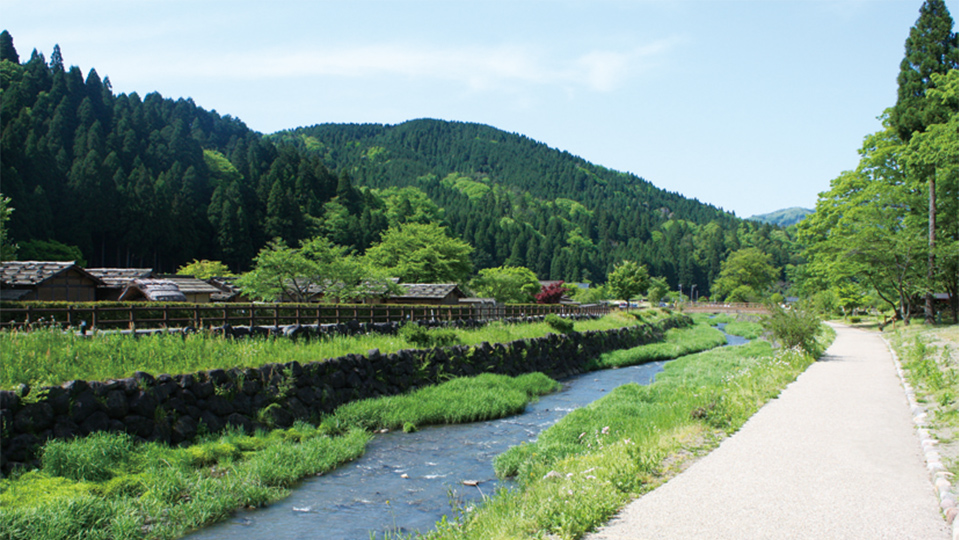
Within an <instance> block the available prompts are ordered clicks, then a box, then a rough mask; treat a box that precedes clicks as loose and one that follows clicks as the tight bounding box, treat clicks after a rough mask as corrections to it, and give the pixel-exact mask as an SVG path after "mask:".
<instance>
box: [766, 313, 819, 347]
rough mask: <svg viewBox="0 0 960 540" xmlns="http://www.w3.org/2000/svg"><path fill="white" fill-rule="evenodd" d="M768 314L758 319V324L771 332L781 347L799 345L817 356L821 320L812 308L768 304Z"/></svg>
mask: <svg viewBox="0 0 960 540" xmlns="http://www.w3.org/2000/svg"><path fill="white" fill-rule="evenodd" d="M767 309H768V310H769V311H770V315H767V316H765V317H763V318H761V319H760V324H762V325H763V327H764V328H765V329H766V330H767V331H769V332H770V333H772V334H773V337H774V339H775V340H776V341H777V343H779V344H780V345H781V346H782V347H786V348H788V349H792V348H794V347H799V348H800V349H802V350H803V351H804V352H805V353H807V354H810V355H812V356H819V355H820V353H821V352H822V351H820V346H819V345H818V344H817V336H818V335H819V334H820V327H821V322H822V321H821V320H820V317H818V316H817V314H816V313H814V312H813V311H812V310H809V309H806V308H804V307H799V306H798V307H791V308H783V307H780V306H779V305H777V304H769V305H768V306H767Z"/></svg>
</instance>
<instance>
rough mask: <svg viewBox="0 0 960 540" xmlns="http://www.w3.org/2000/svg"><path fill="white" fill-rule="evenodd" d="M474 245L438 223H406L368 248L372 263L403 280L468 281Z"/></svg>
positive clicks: (414, 281) (369, 258) (368, 258)
mask: <svg viewBox="0 0 960 540" xmlns="http://www.w3.org/2000/svg"><path fill="white" fill-rule="evenodd" d="M472 252H473V248H472V247H471V246H470V244H468V243H466V242H464V241H463V240H459V239H457V238H451V237H450V236H449V235H448V234H447V229H446V227H442V226H440V225H438V224H436V223H426V224H423V223H406V224H404V225H400V226H399V227H391V228H389V229H387V231H386V232H384V233H383V236H382V239H381V241H380V243H379V244H377V245H375V246H373V247H371V248H370V249H368V250H367V252H366V255H365V259H366V261H367V262H369V263H370V264H371V265H374V266H377V267H380V268H383V269H384V271H386V272H387V273H389V274H391V275H393V276H394V277H398V278H400V281H401V282H403V283H465V282H466V281H467V279H468V278H469V276H470V274H471V272H472V271H473V263H472V262H471V260H470V254H471V253H472Z"/></svg>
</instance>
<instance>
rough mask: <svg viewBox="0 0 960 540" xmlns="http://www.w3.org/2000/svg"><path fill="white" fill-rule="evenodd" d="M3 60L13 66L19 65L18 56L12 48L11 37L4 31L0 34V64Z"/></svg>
mask: <svg viewBox="0 0 960 540" xmlns="http://www.w3.org/2000/svg"><path fill="white" fill-rule="evenodd" d="M4 60H7V61H10V62H13V63H14V64H19V63H20V55H19V54H17V49H16V48H15V47H14V46H13V36H11V35H10V32H7V31H6V30H4V31H3V32H0V62H2V61H4Z"/></svg>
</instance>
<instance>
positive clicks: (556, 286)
mask: <svg viewBox="0 0 960 540" xmlns="http://www.w3.org/2000/svg"><path fill="white" fill-rule="evenodd" d="M565 294H567V289H566V288H565V287H564V286H563V282H562V281H558V282H556V283H551V284H549V285H544V286H543V287H540V292H539V293H538V294H537V303H538V304H559V303H560V299H561V298H563V295H565Z"/></svg>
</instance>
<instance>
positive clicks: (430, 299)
mask: <svg viewBox="0 0 960 540" xmlns="http://www.w3.org/2000/svg"><path fill="white" fill-rule="evenodd" d="M400 287H402V288H403V289H405V290H406V292H404V293H402V294H396V295H390V296H388V297H387V299H386V301H385V302H384V303H387V304H416V305H435V306H449V305H454V306H455V305H457V304H459V303H460V299H461V298H466V297H467V295H466V294H464V293H463V291H461V290H460V287H459V286H458V285H457V284H456V283H401V284H400Z"/></svg>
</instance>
